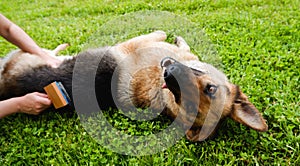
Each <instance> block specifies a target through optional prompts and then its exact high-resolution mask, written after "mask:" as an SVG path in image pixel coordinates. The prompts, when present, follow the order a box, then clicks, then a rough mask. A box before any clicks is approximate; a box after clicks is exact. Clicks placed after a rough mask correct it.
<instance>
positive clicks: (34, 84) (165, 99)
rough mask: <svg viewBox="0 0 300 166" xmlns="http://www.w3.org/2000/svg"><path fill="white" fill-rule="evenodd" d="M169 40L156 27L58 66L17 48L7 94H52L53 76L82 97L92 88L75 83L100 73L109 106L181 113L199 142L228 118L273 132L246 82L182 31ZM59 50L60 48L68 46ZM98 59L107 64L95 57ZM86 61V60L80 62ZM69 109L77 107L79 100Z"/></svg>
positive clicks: (7, 68) (8, 67)
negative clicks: (206, 57)
mask: <svg viewBox="0 0 300 166" xmlns="http://www.w3.org/2000/svg"><path fill="white" fill-rule="evenodd" d="M166 38H167V35H166V33H165V32H163V31H156V32H152V33H150V34H146V35H141V36H138V37H135V38H132V39H129V40H127V41H125V42H123V43H120V44H116V45H114V46H107V47H103V48H96V49H89V50H86V51H83V52H81V53H79V54H78V55H77V56H74V57H72V58H69V59H66V60H64V61H63V63H62V64H61V65H60V66H59V67H58V68H52V67H50V66H49V65H46V64H45V63H44V62H40V61H37V60H36V57H35V58H32V57H31V56H27V55H26V56H25V55H24V54H25V53H20V52H19V53H14V55H10V57H8V58H6V59H5V60H2V61H1V77H0V96H1V98H0V100H4V99H7V98H10V97H15V96H21V95H25V94H26V93H29V92H34V91H38V92H44V90H43V87H44V86H46V85H48V84H49V83H51V82H53V81H60V82H62V84H63V85H64V86H65V89H66V91H67V92H68V93H69V95H70V97H71V98H74V96H73V94H72V92H74V91H78V90H79V92H80V93H81V92H82V93H84V91H85V88H82V86H81V87H74V84H72V81H73V82H74V81H75V82H78V83H79V85H84V86H85V85H87V86H88V85H90V84H89V82H88V83H87V81H86V79H85V77H86V75H89V74H90V73H92V72H93V71H95V72H94V74H95V75H94V77H93V79H92V80H93V81H94V92H93V93H95V95H96V98H97V101H98V104H99V107H100V108H101V109H108V108H121V109H122V110H134V109H135V108H149V109H150V110H151V111H153V112H158V113H160V112H161V113H163V114H165V115H167V116H168V117H171V118H173V119H175V118H178V119H179V122H180V123H181V124H182V126H183V129H184V130H185V134H186V137H187V139H189V140H191V141H203V140H205V139H207V138H210V137H211V136H213V135H214V133H215V131H216V129H218V126H219V125H220V124H221V122H222V121H223V120H224V119H225V118H226V117H230V118H232V119H233V120H234V121H236V122H239V123H241V124H243V125H246V126H248V127H250V128H252V129H254V130H257V131H261V132H263V131H267V129H268V126H267V124H266V121H265V119H264V118H263V117H262V115H261V113H260V112H259V111H258V110H257V109H256V108H255V106H254V105H253V104H252V103H251V102H250V101H249V100H248V98H247V96H246V95H245V94H244V93H242V91H241V90H240V88H239V86H237V85H234V84H232V83H230V82H229V81H228V79H227V77H226V76H225V75H224V74H223V73H222V72H220V71H219V70H218V69H216V68H215V67H213V66H212V65H209V64H207V63H204V62H201V61H199V59H198V57H197V56H196V55H194V54H193V53H191V51H190V47H189V46H188V44H187V43H186V42H185V40H184V39H183V38H182V37H176V39H175V44H170V43H167V42H165V40H166ZM58 48H61V46H59V47H58ZM55 50H56V51H54V53H55V54H56V53H57V51H58V50H61V49H55ZM26 54H27V53H26ZM96 59H98V60H99V62H100V63H99V62H96V63H94V62H95V61H96ZM79 62H82V63H83V64H84V65H81V66H80V67H79V68H78V66H77V67H76V65H78V64H80V63H79ZM78 73H79V74H78ZM93 81H92V82H93ZM91 85H93V84H91ZM84 86H83V87H84ZM87 100H88V99H87ZM73 101H74V100H73ZM67 109H74V103H71V104H70V106H68V108H67ZM85 111H86V112H87V113H88V112H89V110H85ZM186 126H188V127H186Z"/></svg>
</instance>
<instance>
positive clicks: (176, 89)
mask: <svg viewBox="0 0 300 166" xmlns="http://www.w3.org/2000/svg"><path fill="white" fill-rule="evenodd" d="M161 66H162V67H163V68H164V73H163V76H164V80H165V84H164V85H163V87H164V88H168V89H169V90H170V91H171V92H172V94H173V96H174V98H175V102H176V104H177V105H178V106H179V107H180V111H179V112H178V114H177V116H180V120H181V121H182V123H183V124H184V125H186V126H189V127H188V128H186V135H187V138H188V139H189V140H193V141H202V140H205V139H206V138H208V137H209V136H211V135H212V134H213V133H214V131H215V129H216V127H217V126H218V124H220V122H221V121H222V119H224V118H225V117H227V116H229V117H231V118H232V119H233V120H235V121H237V122H239V123H242V124H244V125H246V126H248V127H250V128H252V129H254V130H257V131H266V130H267V128H268V126H267V124H266V123H265V120H264V119H263V117H262V116H261V114H260V113H259V111H258V110H257V109H256V108H255V106H254V105H253V104H252V103H251V102H250V101H249V100H248V99H247V96H246V95H245V94H243V93H242V92H241V90H240V89H239V87H238V86H236V85H234V84H231V83H229V81H228V80H227V77H226V76H225V75H224V74H223V73H222V72H220V71H219V70H217V69H216V68H214V67H213V66H211V65H209V64H206V63H202V62H200V61H185V62H178V61H176V60H174V59H172V58H169V57H167V58H164V59H163V60H162V61H161ZM190 126H191V127H190Z"/></svg>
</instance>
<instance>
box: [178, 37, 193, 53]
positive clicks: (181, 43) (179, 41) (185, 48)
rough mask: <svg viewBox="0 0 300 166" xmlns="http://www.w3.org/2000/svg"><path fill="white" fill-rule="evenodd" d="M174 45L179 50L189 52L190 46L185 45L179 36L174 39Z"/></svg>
mask: <svg viewBox="0 0 300 166" xmlns="http://www.w3.org/2000/svg"><path fill="white" fill-rule="evenodd" d="M174 43H175V44H176V45H177V47H179V48H180V49H183V50H185V51H188V52H190V50H191V49H190V46H189V45H188V44H187V43H186V41H185V40H184V39H183V38H182V37H180V36H177V37H176V38H175V41H174Z"/></svg>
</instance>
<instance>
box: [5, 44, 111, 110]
mask: <svg viewBox="0 0 300 166" xmlns="http://www.w3.org/2000/svg"><path fill="white" fill-rule="evenodd" d="M99 56H101V61H100V63H99V64H97V66H96V67H97V68H96V70H97V72H96V76H95V91H96V96H97V100H98V104H99V106H100V108H101V109H107V108H109V107H114V106H115V104H114V102H113V98H112V93H111V89H112V87H111V79H112V75H113V72H114V70H115V68H116V66H117V63H116V60H115V59H114V57H113V55H111V52H110V51H109V49H107V48H99V49H92V50H87V51H84V52H81V53H79V54H78V56H77V57H74V58H72V59H70V60H65V61H63V63H62V64H61V65H60V66H59V67H58V68H52V67H50V66H48V65H44V66H39V67H36V68H32V69H30V70H26V71H24V73H22V74H21V75H19V76H18V77H16V80H15V83H12V84H9V85H6V89H5V93H4V94H2V95H1V97H0V100H5V99H8V98H11V97H17V96H23V95H25V94H27V93H30V92H43V93H44V92H45V91H44V89H43V88H44V87H45V86H47V85H48V84H50V83H52V82H54V81H60V82H62V84H63V86H64V87H65V89H66V91H67V93H68V94H69V96H70V98H71V99H72V98H73V95H72V78H73V69H74V66H75V63H76V60H77V59H79V58H80V59H84V60H85V61H86V62H87V64H86V65H85V66H84V67H83V68H82V69H80V72H82V73H83V74H85V72H89V71H90V70H91V68H93V66H90V65H89V64H88V63H89V62H93V61H94V59H97V58H99ZM78 79H79V81H82V82H85V80H84V79H83V80H81V78H77V81H78ZM82 90H83V91H84V89H82ZM68 109H74V104H73V103H72V102H71V104H70V106H69V108H68Z"/></svg>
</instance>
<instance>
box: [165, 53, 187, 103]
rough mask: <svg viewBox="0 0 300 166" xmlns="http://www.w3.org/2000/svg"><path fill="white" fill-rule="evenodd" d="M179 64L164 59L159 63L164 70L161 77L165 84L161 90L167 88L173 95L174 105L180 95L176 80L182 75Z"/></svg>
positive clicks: (172, 60) (167, 58)
mask: <svg viewBox="0 0 300 166" xmlns="http://www.w3.org/2000/svg"><path fill="white" fill-rule="evenodd" d="M180 65H181V64H180V63H179V62H177V61H176V60H175V59H173V58H170V57H166V58H164V59H163V60H162V61H161V67H162V68H163V69H164V72H163V77H164V80H165V83H164V84H163V85H162V88H168V89H169V90H170V91H171V92H172V93H173V95H174V97H175V101H176V103H179V102H180V98H181V93H180V86H179V83H178V81H179V80H178V79H179V78H180V77H181V76H180V75H181V74H182V71H181V68H180V67H179V66H180Z"/></svg>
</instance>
